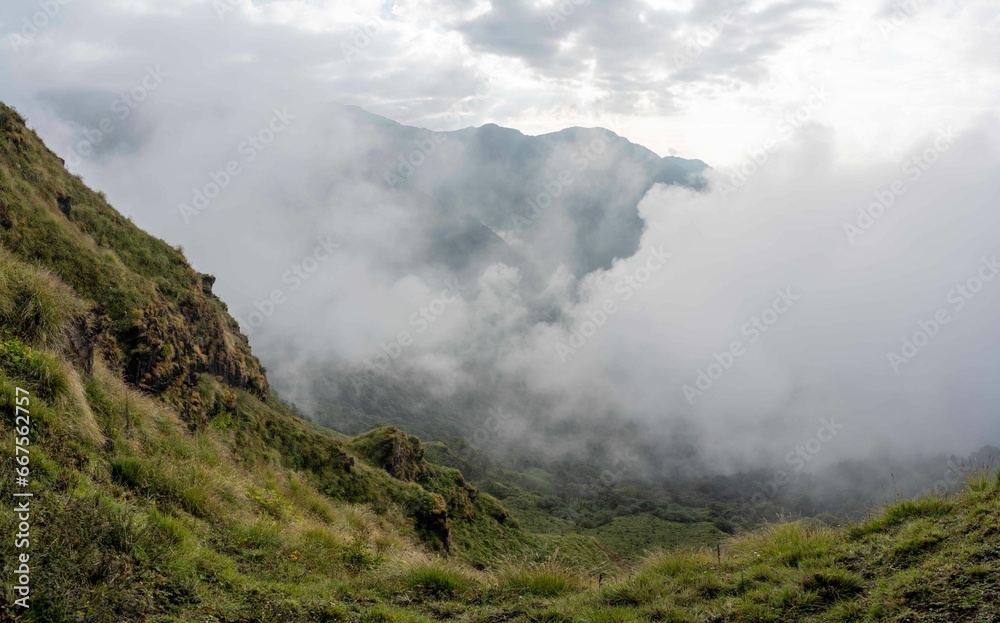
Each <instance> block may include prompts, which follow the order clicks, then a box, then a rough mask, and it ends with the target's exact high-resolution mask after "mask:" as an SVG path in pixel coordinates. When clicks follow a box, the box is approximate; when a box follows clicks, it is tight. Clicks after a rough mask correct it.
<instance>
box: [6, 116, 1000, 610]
mask: <svg viewBox="0 0 1000 623" xmlns="http://www.w3.org/2000/svg"><path fill="white" fill-rule="evenodd" d="M217 285H218V284H217V283H216V282H215V280H214V278H213V277H211V276H209V275H205V274H201V273H199V272H197V271H196V270H194V269H193V268H192V267H191V266H190V265H189V264H188V262H187V260H186V259H185V257H184V254H183V253H182V252H181V251H180V250H179V249H176V248H173V247H171V246H170V245H168V244H167V243H165V242H163V241H162V240H159V239H156V238H154V237H152V236H150V235H148V234H146V233H145V232H143V231H141V230H140V229H138V228H137V227H135V226H134V225H133V224H132V223H131V222H129V220H128V219H126V218H123V217H122V216H121V215H120V214H119V213H118V212H116V211H115V210H114V209H113V208H112V207H111V206H110V205H108V203H107V201H106V200H105V199H104V197H103V196H101V194H100V193H95V192H93V191H91V190H90V189H88V188H87V187H86V186H85V185H84V184H83V183H82V182H81V180H80V179H79V178H77V177H74V176H73V175H71V174H69V173H68V172H67V171H66V170H65V168H64V166H63V163H62V162H60V160H59V158H58V157H57V156H56V155H55V154H54V153H52V152H51V151H49V150H48V149H47V148H46V147H45V146H44V145H43V144H42V142H41V141H40V140H39V139H38V137H37V136H36V135H35V133H34V132H32V131H31V130H30V129H29V128H28V127H27V126H26V124H25V122H24V120H23V119H22V118H21V117H20V115H18V114H17V113H16V112H15V111H13V110H12V109H10V108H8V107H6V106H3V105H0V409H2V410H3V412H4V414H5V416H4V417H3V418H0V438H2V439H4V440H5V441H4V443H5V444H10V445H7V446H6V447H7V448H11V450H10V451H5V460H4V468H3V477H2V479H0V495H2V496H3V497H4V498H5V499H6V500H11V502H10V503H7V504H4V505H3V506H2V507H0V532H2V534H3V535H4V537H3V539H2V540H0V553H2V556H3V561H4V562H3V586H4V589H3V591H0V602H2V603H0V619H2V620H4V621H24V622H29V621H30V622H38V623H41V622H45V623H63V622H70V621H74V622H79V621H84V622H101V623H103V622H112V621H114V622H120V621H127V622H132V621H136V622H138V621H149V622H163V623H166V622H168V621H169V622H186V621H220V622H225V623H240V622H260V623H263V622H273V621H282V622H285V621H293V622H303V623H304V622H306V621H310V622H311V621H347V622H351V623H375V622H390V623H404V622H411V623H412V622H427V621H433V620H453V621H466V622H470V623H471V622H487V621H493V622H498V621H512V622H514V621H517V622H525V623H526V622H528V621H707V620H711V621H862V620H896V621H915V620H923V621H989V620H995V619H996V618H997V617H998V615H1000V594H998V592H997V590H996V586H997V583H998V581H1000V565H998V560H1000V532H998V531H997V530H996V525H997V520H998V518H1000V479H998V478H996V477H995V476H993V475H990V476H986V475H983V476H973V477H972V478H971V480H970V485H969V487H968V488H967V489H966V490H965V491H963V492H961V493H956V494H950V495H942V496H929V497H925V498H921V499H918V500H915V501H904V502H900V503H898V504H895V505H893V506H891V507H889V508H888V509H886V510H884V511H882V512H880V513H878V514H877V515H875V516H873V517H871V518H869V519H868V520H867V521H865V522H862V523H858V524H855V525H850V526H847V527H845V528H840V529H837V528H830V527H827V526H825V525H823V523H822V522H820V521H818V520H815V519H812V520H808V519H807V520H802V521H798V522H793V523H779V524H772V525H768V526H765V527H764V528H762V529H761V530H760V531H758V532H746V533H743V534H741V535H739V536H736V537H732V538H726V539H723V540H720V539H721V538H722V534H721V532H720V531H719V530H718V529H716V528H715V527H714V526H715V523H714V522H713V521H712V518H713V513H714V512H715V510H713V508H710V507H709V506H704V507H683V506H681V505H679V504H676V503H673V505H670V504H664V505H659V506H658V505H657V504H652V505H648V504H646V505H643V504H644V502H645V501H642V500H637V501H636V503H637V504H638V505H639V506H638V507H637V509H636V512H637V514H634V515H629V516H622V517H614V518H611V519H610V520H609V521H607V522H605V523H603V524H600V525H598V523H596V522H595V524H594V525H593V526H592V527H581V526H580V525H578V524H576V523H574V522H572V521H570V520H569V519H566V517H565V516H564V515H566V512H567V511H573V510H574V509H568V508H556V506H554V505H558V501H553V500H552V499H549V497H546V495H545V494H543V493H540V492H542V491H544V490H546V489H549V490H551V489H553V488H554V487H556V485H558V484H559V483H558V482H556V481H557V479H556V478H554V477H552V475H551V474H549V473H546V472H545V471H543V470H538V469H535V470H530V469H528V470H524V471H523V472H514V473H512V472H510V471H505V470H503V469H501V468H498V467H497V465H496V463H495V462H494V461H493V460H492V459H491V457H489V456H488V455H485V454H484V453H482V452H481V451H471V450H470V449H469V448H468V447H466V446H463V445H462V441H461V440H457V441H455V442H454V444H453V445H449V444H447V443H442V442H432V443H427V444H425V443H424V442H422V441H421V440H420V439H418V438H417V437H414V436H412V435H409V434H407V433H405V432H403V431H401V430H399V429H397V428H391V427H377V428H374V429H371V430H367V431H365V432H363V433H361V434H359V435H357V436H354V437H350V436H347V435H344V434H341V433H338V432H335V431H333V430H330V429H326V428H322V427H318V426H316V425H314V424H311V423H309V422H307V421H305V420H304V419H302V418H301V417H300V416H299V414H298V413H296V411H295V410H294V409H293V408H292V407H290V406H288V405H286V404H285V403H283V402H282V401H281V400H280V399H279V397H277V396H276V395H275V392H273V391H272V390H271V384H270V383H269V381H268V378H267V373H266V371H265V370H264V369H263V367H261V366H260V364H259V363H258V361H257V359H256V358H255V356H254V354H253V352H252V351H251V349H250V347H249V344H248V341H247V339H246V337H245V336H244V335H243V334H242V333H240V331H239V328H238V325H237V323H236V321H235V320H234V319H233V318H232V317H231V316H230V315H229V313H228V311H227V306H226V304H225V303H223V301H222V300H220V299H219V297H218V296H216V295H215V294H214V293H213V292H214V288H215V287H216V286H217ZM15 448H16V449H15ZM993 450H995V449H989V448H987V449H985V450H984V454H983V456H986V455H989V454H991V453H992V451H993ZM983 456H977V457H976V458H983ZM443 463H450V464H453V465H460V466H461V467H462V469H465V470H467V471H469V473H471V474H474V475H475V476H476V478H475V479H476V480H481V481H483V482H489V483H490V484H489V486H490V487H491V488H492V489H494V490H495V491H496V492H497V493H498V494H500V495H502V496H503V497H504V499H505V500H507V501H509V502H510V504H509V508H505V506H504V505H503V504H502V503H501V502H500V501H499V500H498V499H497V498H496V497H494V496H493V495H491V494H490V493H488V492H487V491H485V490H484V489H480V488H478V487H476V486H474V485H472V484H470V482H469V481H468V480H466V478H465V477H464V476H463V474H462V472H461V471H459V470H458V469H455V468H454V467H446V466H444V465H442V464H443ZM628 491H629V490H628V488H627V487H625V486H623V487H609V488H608V489H607V490H606V491H604V492H603V493H604V494H606V495H608V496H619V497H622V496H625V495H626V494H627V493H628ZM27 493H30V494H31V496H27V495H24V494H27ZM577 510H579V509H577ZM651 533H656V534H657V535H658V540H657V541H656V543H657V545H658V546H662V547H666V548H668V549H667V550H665V551H656V552H646V551H645V550H647V549H649V548H648V544H649V539H648V538H647V537H648V535H649V534H651ZM679 546H687V547H679ZM710 546H714V547H710ZM25 606H30V607H25Z"/></svg>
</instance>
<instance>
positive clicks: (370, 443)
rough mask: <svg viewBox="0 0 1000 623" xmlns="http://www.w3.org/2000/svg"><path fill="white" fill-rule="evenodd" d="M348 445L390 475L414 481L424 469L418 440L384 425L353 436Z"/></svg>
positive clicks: (422, 455) (422, 451)
mask: <svg viewBox="0 0 1000 623" xmlns="http://www.w3.org/2000/svg"><path fill="white" fill-rule="evenodd" d="M351 447H352V448H354V449H355V450H357V451H358V452H360V453H361V454H362V455H363V456H364V457H365V458H366V459H368V460H369V461H371V462H372V463H374V464H375V465H377V466H379V467H381V468H382V469H384V470H385V471H387V472H389V474H390V475H391V476H393V477H394V478H398V479H400V480H405V481H407V482H416V481H418V480H420V478H421V477H422V476H423V475H424V473H425V471H426V470H427V461H426V460H424V447H423V445H422V444H421V443H420V439H419V438H417V437H415V436H413V435H407V434H406V433H404V432H403V431H401V430H399V429H398V428H393V427H391V426H384V427H381V428H376V429H374V430H371V431H368V432H367V433H365V434H364V435H360V436H358V437H355V438H354V440H353V441H352V442H351Z"/></svg>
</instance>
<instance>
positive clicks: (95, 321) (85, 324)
mask: <svg viewBox="0 0 1000 623" xmlns="http://www.w3.org/2000/svg"><path fill="white" fill-rule="evenodd" d="M110 326H111V319H110V318H108V316H107V314H105V313H104V310H103V309H102V308H101V307H99V306H98V307H94V308H93V309H92V310H90V312H89V313H86V314H82V315H80V316H78V317H77V318H76V319H74V320H73V321H72V323H71V324H70V326H69V329H68V331H67V332H68V334H69V343H70V345H71V346H72V347H73V352H74V353H75V354H76V358H77V363H78V364H79V365H80V368H81V369H82V370H83V372H84V373H85V374H87V375H89V374H90V373H91V372H93V370H94V353H95V352H97V351H98V350H103V351H108V350H110V349H109V348H108V347H109V345H111V344H112V343H113V340H111V338H110V337H109V335H108V328H109V327H110ZM109 359H111V360H112V361H113V357H109Z"/></svg>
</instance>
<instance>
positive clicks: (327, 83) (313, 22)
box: [0, 0, 1000, 165]
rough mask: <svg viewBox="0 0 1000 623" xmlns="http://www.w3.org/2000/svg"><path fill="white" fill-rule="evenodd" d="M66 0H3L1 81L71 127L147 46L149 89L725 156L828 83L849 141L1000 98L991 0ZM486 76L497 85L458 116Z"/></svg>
mask: <svg viewBox="0 0 1000 623" xmlns="http://www.w3.org/2000/svg"><path fill="white" fill-rule="evenodd" d="M50 3H51V4H52V5H53V6H57V7H58V9H57V10H52V9H50V12H53V13H55V15H54V16H53V17H51V18H48V17H47V16H44V12H43V7H44V6H45V5H46V3H45V2H43V1H42V0H23V1H22V0H12V1H8V2H5V3H4V6H3V8H2V9H0V20H2V22H0V28H2V29H3V31H4V32H5V33H6V38H7V42H6V45H5V47H4V50H3V53H2V57H3V60H4V68H3V70H2V72H3V73H0V77H2V79H3V82H2V89H3V92H2V93H0V95H2V96H3V97H4V98H5V99H6V100H9V101H11V102H12V103H13V104H15V105H17V106H19V107H21V108H23V109H25V112H28V113H33V114H32V118H33V120H34V122H35V124H36V125H37V126H38V127H39V128H40V129H41V130H42V131H43V132H45V133H47V134H50V135H51V136H52V137H53V138H57V139H58V138H63V137H62V136H60V135H58V134H57V132H58V129H57V128H54V127H52V125H55V124H57V123H58V122H59V121H67V120H70V121H73V119H67V117H71V115H70V114H69V113H68V112H67V110H66V108H67V107H69V104H67V101H66V100H67V99H68V98H72V99H73V100H75V101H76V102H79V100H80V99H87V98H94V99H96V100H98V101H100V99H101V96H102V95H103V94H105V93H108V92H114V91H118V90H126V89H129V88H131V87H132V86H133V85H134V84H135V83H136V82H137V81H138V80H139V79H140V78H141V76H142V74H143V72H144V70H145V68H146V66H147V65H154V66H155V65H159V66H161V67H163V69H164V70H165V71H167V72H168V73H169V74H170V76H171V79H170V81H169V82H168V83H167V85H165V88H164V89H163V92H161V93H158V94H157V96H156V98H155V101H151V102H150V103H149V107H150V108H160V109H162V108H168V107H177V106H184V105H186V104H188V103H191V102H195V101H199V100H201V101H207V100H209V99H211V100H212V101H218V102H219V104H220V107H221V106H224V105H229V106H239V105H242V106H247V105H253V104H254V102H255V99H258V98H259V99H260V100H261V101H262V102H263V100H268V99H276V100H280V99H281V98H282V95H283V94H287V93H289V92H293V93H296V94H298V95H300V96H304V97H310V98H315V99H318V100H324V99H331V100H336V101H340V102H343V103H351V104H357V105H360V106H362V107H364V108H366V109H367V110H370V111H372V112H375V113H378V114H381V115H384V116H387V117H389V118H391V119H395V120H397V121H400V122H403V123H407V124H414V125H419V126H422V127H429V128H432V129H454V128H455V127H458V126H462V125H480V124H482V123H484V122H495V123H498V124H500V125H505V126H509V127H516V128H518V129H520V130H522V131H524V132H526V133H531V134H533V133H542V132H548V131H553V130H556V129H560V128H563V127H568V126H572V125H582V126H588V127H589V126H605V127H611V128H612V129H614V130H616V131H618V132H619V133H620V134H622V135H624V136H627V137H628V138H630V139H631V140H633V141H635V142H638V143H641V144H643V145H646V146H647V147H649V148H651V149H653V150H654V151H656V152H658V153H660V154H661V155H667V154H668V153H672V152H673V151H675V152H677V153H679V154H680V155H683V156H686V157H693V158H700V159H702V160H705V161H706V162H709V163H710V164H713V165H725V164H728V163H731V162H734V161H736V160H738V159H739V158H740V156H741V154H743V152H744V151H745V150H746V149H749V148H752V147H753V146H755V145H756V144H757V143H759V142H760V141H762V140H763V139H764V138H766V136H767V134H768V133H769V132H772V131H773V128H774V126H775V124H776V123H777V122H778V121H779V120H780V119H781V118H782V117H784V116H785V115H787V114H788V113H789V112H792V111H794V110H796V109H797V108H798V107H800V106H801V105H802V104H803V103H804V101H805V100H806V99H807V98H808V96H809V94H810V93H811V91H812V90H813V89H814V88H823V89H826V90H828V91H829V92H830V93H831V94H832V98H831V100H830V102H829V103H828V104H827V105H825V106H824V107H823V109H822V110H821V111H819V113H818V119H820V120H822V121H823V122H825V123H827V124H829V125H831V126H833V127H835V128H837V132H838V136H837V139H838V144H839V147H840V148H841V152H842V153H844V154H854V153H857V152H858V150H865V151H873V150H874V151H879V152H881V153H884V154H886V155H888V156H899V155H900V153H901V152H902V151H903V150H904V149H905V148H906V147H907V146H908V141H910V140H911V137H912V136H913V135H914V134H916V133H919V132H921V131H926V130H928V129H933V128H936V127H939V126H943V125H949V124H954V123H956V121H958V120H960V119H965V118H968V117H970V116H972V115H975V113H976V112H977V111H983V110H987V109H992V108H994V107H995V106H996V104H997V97H1000V95H998V94H1000V88H998V87H1000V82H998V81H1000V67H998V65H997V63H996V62H995V61H996V57H997V50H998V46H1000V43H998V41H1000V37H998V36H997V34H998V29H1000V25H998V17H997V6H996V3H995V2H990V1H989V0H979V1H977V0H968V1H960V0H942V1H940V2H929V1H925V0H905V1H904V0H900V1H897V2H885V3H882V4H880V3H878V2H865V1H860V0H857V1H851V2H822V1H819V0H797V1H788V2H782V1H773V0H748V1H745V2H741V1H731V0H730V1H725V0H724V1H709V2H690V1H688V0H625V1H620V0H614V1H613V0H606V1H605V0H587V1H583V0H563V1H562V2H554V1H549V0H534V1H532V0H496V1H494V2H488V1H485V0H482V1H458V0H454V1H453V0H438V1H434V2H431V1H429V0H413V1H398V2H397V1H391V0H390V1H387V2H378V1H370V2H364V1H358V0H355V1H351V2H342V1H337V2H334V1H323V0H313V1H307V0H272V1H269V2H264V1H256V2H255V1H251V0H156V1H152V0H147V1H144V0H88V1H87V2H83V1H80V0H51V2H50ZM39 12H42V13H41V15H43V16H44V17H39V16H38V14H39ZM33 18H34V19H35V21H36V22H37V23H40V24H44V25H43V26H42V27H41V28H38V29H37V34H33V33H34V32H35V28H34V27H33V26H30V25H28V23H26V22H25V21H24V20H25V19H28V20H31V19H33ZM19 33H21V34H23V35H25V36H23V37H20V38H19V37H18V36H17V35H18V34H19ZM483 85H485V88H487V89H488V90H489V91H490V92H491V93H493V94H494V96H492V97H486V98H480V99H479V100H478V101H476V102H475V103H474V106H469V107H467V108H463V109H462V110H463V112H464V113H467V114H463V115H461V116H460V117H459V118H456V116H455V115H454V112H455V110H456V107H457V106H460V105H461V103H462V102H463V101H465V100H468V99H469V98H473V97H475V95H476V93H477V92H479V90H481V89H483ZM43 107H44V108H45V109H46V111H47V112H48V113H49V114H50V115H51V117H52V118H48V117H43V116H41V113H40V112H36V111H39V109H40V108H43ZM901 113H905V114H901ZM50 124H51V125H50ZM56 147H57V149H58V147H59V145H58V143H57V145H56Z"/></svg>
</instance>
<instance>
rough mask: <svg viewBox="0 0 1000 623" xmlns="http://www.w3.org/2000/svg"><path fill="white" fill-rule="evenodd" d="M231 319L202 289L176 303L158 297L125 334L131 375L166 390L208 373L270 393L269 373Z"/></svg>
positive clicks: (128, 375) (153, 389) (149, 387)
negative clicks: (236, 340) (236, 338)
mask: <svg viewBox="0 0 1000 623" xmlns="http://www.w3.org/2000/svg"><path fill="white" fill-rule="evenodd" d="M227 320H229V321H230V322H231V320H230V319H229V318H228V317H226V316H224V314H223V312H221V311H220V310H219V309H217V308H216V307H214V306H213V305H212V304H211V303H209V302H208V299H207V298H206V297H205V296H204V294H201V293H199V294H192V295H189V296H188V297H186V298H184V299H183V300H181V301H180V302H179V303H177V305H176V307H175V306H173V305H170V304H169V303H167V302H166V301H164V300H160V301H158V302H157V303H156V304H154V305H153V306H151V307H149V308H147V309H146V310H145V311H144V313H143V315H142V319H141V320H140V321H139V322H137V323H136V324H135V325H134V326H133V327H132V329H131V330H130V331H129V332H128V333H127V335H126V337H125V344H124V346H125V350H126V353H125V360H126V364H125V377H126V378H127V379H128V380H129V382H131V383H134V384H135V385H137V386H138V387H141V388H142V389H145V390H147V391H150V392H153V393H156V394H164V393H170V392H171V391H172V390H176V391H182V392H183V391H187V389H189V388H191V387H193V386H194V385H196V384H197V382H198V375H200V374H203V373H204V374H210V375H212V376H214V377H216V378H218V379H220V380H221V381H222V382H224V383H226V384H227V385H231V386H233V387H239V388H244V389H247V390H250V391H251V392H253V393H254V394H256V395H257V396H259V397H260V398H262V399H265V398H267V395H268V391H269V390H268V384H267V379H266V378H265V377H264V374H263V372H262V371H261V369H260V366H259V364H258V363H257V361H256V360H255V359H253V358H251V357H249V356H248V355H247V353H249V347H248V346H245V343H244V348H238V347H237V345H235V344H232V333H230V334H229V335H227V331H226V330H225V329H226V327H225V324H224V323H225V322H226V321H227ZM233 333H236V331H233ZM236 335H238V333H236Z"/></svg>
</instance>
